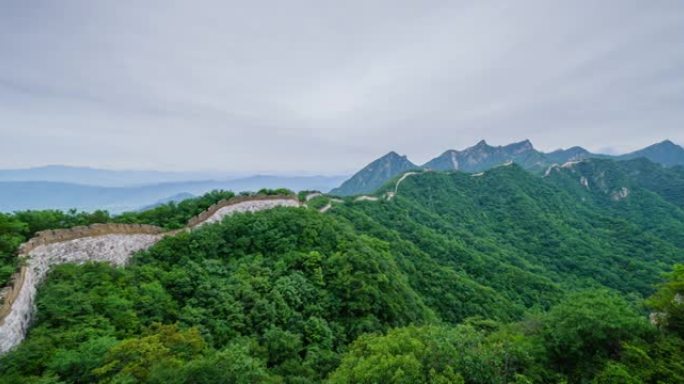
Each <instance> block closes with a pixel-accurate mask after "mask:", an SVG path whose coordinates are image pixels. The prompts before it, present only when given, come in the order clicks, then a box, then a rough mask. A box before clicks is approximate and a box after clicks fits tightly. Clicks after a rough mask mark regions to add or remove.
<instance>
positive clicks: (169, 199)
mask: <svg viewBox="0 0 684 384" xmlns="http://www.w3.org/2000/svg"><path fill="white" fill-rule="evenodd" d="M193 197H195V195H193V194H192V193H187V192H181V193H177V194H175V195H173V196H169V197H167V198H164V199H161V200H159V201H157V202H155V203H154V204H150V205H146V206H144V207H142V208H139V209H138V211H147V210H150V209H153V208H157V207H159V206H161V205H164V204H168V203H178V202H181V201H183V200H186V199H192V198H193Z"/></svg>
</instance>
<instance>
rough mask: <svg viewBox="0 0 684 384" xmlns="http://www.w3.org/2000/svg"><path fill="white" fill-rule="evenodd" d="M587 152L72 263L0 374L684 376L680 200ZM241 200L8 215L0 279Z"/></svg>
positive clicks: (482, 379) (412, 184)
mask: <svg viewBox="0 0 684 384" xmlns="http://www.w3.org/2000/svg"><path fill="white" fill-rule="evenodd" d="M588 163H589V165H582V167H583V168H577V169H563V170H559V171H558V172H554V173H552V174H550V175H549V176H548V177H541V176H539V175H533V174H530V173H528V172H526V171H525V170H523V169H522V168H519V167H517V166H515V165H513V166H509V167H499V168H496V169H493V170H491V171H487V172H486V173H485V174H484V175H482V176H478V177H474V176H472V175H470V174H466V173H459V172H448V173H441V172H428V173H424V174H420V175H415V176H411V177H408V178H406V180H404V181H403V182H402V184H401V187H400V189H399V190H398V191H397V195H396V197H395V198H394V199H392V200H380V201H359V202H356V201H354V200H353V199H352V198H345V199H344V201H343V202H340V203H336V204H334V205H333V207H332V209H330V210H329V211H328V212H326V213H325V214H322V213H319V212H317V210H316V209H305V208H277V209H273V210H269V211H264V212H258V213H250V214H238V215H234V216H231V217H227V218H225V219H224V220H223V222H221V223H217V224H212V225H206V226H203V227H201V228H200V229H197V230H193V231H191V232H184V233H180V234H178V235H176V236H173V237H167V238H165V239H163V240H162V241H160V242H159V243H157V244H156V245H155V246H153V247H152V248H150V249H149V250H147V251H143V252H140V253H138V254H136V255H135V256H134V258H133V259H132V261H131V263H130V264H129V265H127V266H126V267H123V268H115V267H112V266H110V265H108V264H103V263H87V264H83V265H73V264H65V265H60V266H57V267H55V268H54V269H53V270H52V271H51V272H50V274H49V276H48V278H47V280H46V281H45V283H44V284H42V285H41V286H40V288H39V292H38V299H37V312H36V318H35V321H34V323H33V325H32V327H31V329H30V331H29V333H28V337H27V338H26V340H24V342H23V343H22V344H20V345H19V346H18V347H17V348H16V349H14V350H12V351H11V352H9V353H8V354H6V355H4V356H2V357H0V382H2V383H321V382H323V383H501V384H507V383H516V384H517V383H681V382H684V358H682V356H684V299H683V298H682V297H683V295H684V265H683V264H682V263H684V210H683V209H682V206H681V205H680V204H679V203H680V202H681V199H680V197H681V194H677V193H676V192H677V190H676V188H674V189H673V188H667V185H665V187H664V186H663V185H664V184H663V183H655V182H653V180H656V179H657V178H656V176H657V175H656V176H654V175H653V174H652V173H648V175H649V176H648V177H644V175H645V174H646V173H644V172H635V170H643V169H644V168H643V167H650V164H644V163H641V162H632V163H628V164H627V165H625V163H618V162H614V161H598V160H597V161H596V162H588ZM654 169H655V171H654V172H660V171H661V170H662V172H663V175H667V172H678V171H677V170H674V171H673V170H669V169H665V168H662V167H656V168H654ZM580 177H584V178H586V179H587V180H588V183H587V184H588V185H589V187H585V186H584V185H583V184H582V183H581V182H580ZM663 177H664V178H666V179H667V180H671V183H675V182H678V179H677V178H676V177H666V176H663ZM654 185H655V186H658V188H655V187H654ZM392 188H394V185H393V184H392V183H389V184H387V185H386V186H385V187H383V188H381V189H380V190H379V191H378V192H377V195H378V196H382V195H383V193H384V192H386V191H388V190H390V189H392ZM622 188H627V189H628V190H629V195H628V196H627V197H625V198H620V199H616V198H615V196H616V195H615V194H614V193H615V191H619V190H622ZM673 191H674V192H673ZM283 192H284V191H277V193H283ZM263 193H276V192H273V191H271V192H269V191H263ZM232 196H233V194H232V193H231V192H218V191H217V192H212V193H210V194H207V195H205V196H202V197H200V198H197V199H190V200H186V201H184V202H181V203H178V204H175V203H170V204H165V205H162V206H159V207H156V208H153V209H152V210H149V211H145V212H133V213H126V214H123V215H120V216H112V215H109V214H108V213H106V212H93V213H81V212H58V211H32V212H16V213H13V214H5V215H0V252H2V253H1V256H2V264H1V268H2V269H1V271H2V276H0V278H3V279H5V280H6V279H8V278H9V275H11V273H12V272H13V271H14V270H15V269H16V266H17V265H18V263H21V260H18V259H17V258H16V249H17V247H18V245H19V244H20V243H21V242H23V241H25V240H26V239H28V238H30V237H31V236H32V235H33V234H34V233H36V232H37V231H40V230H43V229H48V228H63V227H69V226H76V225H84V224H89V223H96V222H126V223H146V224H155V225H159V226H162V227H164V228H169V229H174V228H180V227H182V226H183V225H184V224H185V222H186V221H187V220H188V219H189V218H190V217H192V216H193V215H196V214H197V213H199V212H201V211H202V210H204V209H206V208H207V207H209V206H210V205H212V204H213V203H215V202H217V201H219V200H221V199H224V198H230V197H232ZM326 199H329V197H327V196H322V197H320V198H319V200H318V201H317V202H315V203H314V205H316V206H320V205H321V204H323V203H324V202H325V201H326Z"/></svg>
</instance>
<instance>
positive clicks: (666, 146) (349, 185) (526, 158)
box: [331, 139, 684, 196]
mask: <svg viewBox="0 0 684 384" xmlns="http://www.w3.org/2000/svg"><path fill="white" fill-rule="evenodd" d="M392 153H394V154H396V152H393V151H392V152H390V153H388V154H387V155H385V156H383V157H381V158H379V159H377V160H375V161H373V162H371V163H370V164H369V165H368V166H366V167H364V168H362V169H361V170H360V171H359V172H357V173H356V174H355V175H353V176H352V177H351V178H350V179H348V180H346V181H345V182H344V183H343V184H342V186H340V187H338V188H335V189H333V190H332V191H331V193H333V194H338V195H341V196H348V195H358V194H363V193H370V192H372V190H371V187H372V186H376V188H377V187H378V186H379V185H382V184H383V183H381V182H380V179H381V178H383V177H384V178H385V179H384V181H388V180H390V179H392V178H394V177H396V176H397V175H399V174H401V173H403V172H406V171H408V170H409V169H405V168H403V167H400V166H397V167H393V168H390V169H391V171H390V172H386V173H385V174H376V175H375V176H374V177H375V180H374V182H373V183H372V184H371V185H366V183H364V182H363V180H359V178H360V177H367V176H365V175H368V174H369V173H372V172H373V171H372V167H371V166H375V165H374V164H376V162H377V161H380V160H381V159H384V158H385V157H386V156H388V155H389V154H392ZM397 156H398V155H397ZM639 157H645V158H647V159H649V160H651V161H653V162H655V163H658V164H662V165H664V166H668V167H672V166H684V148H682V147H681V146H679V145H677V144H675V143H673V142H672V141H670V140H664V141H662V142H659V143H656V144H653V145H650V146H648V147H645V148H643V149H640V150H637V151H633V152H630V153H626V154H623V155H617V156H611V155H606V154H599V153H592V152H590V151H588V150H587V149H585V148H583V147H580V146H573V147H569V148H568V149H557V150H555V151H552V152H548V153H545V152H542V151H539V150H537V149H535V148H534V145H533V144H532V142H531V141H530V140H528V139H526V140H522V141H519V142H515V143H511V144H507V145H499V146H491V145H489V144H488V143H487V142H486V141H485V140H480V141H479V142H477V143H476V144H475V145H473V146H471V147H467V148H465V149H463V150H460V151H459V150H456V149H448V150H446V151H444V152H443V153H442V154H440V155H439V156H437V157H435V158H433V159H431V160H429V161H427V162H426V163H424V164H423V165H421V166H416V165H415V164H413V163H411V164H412V165H413V166H414V167H415V168H416V169H418V168H420V169H427V170H435V171H463V172H468V173H476V172H482V171H485V170H488V169H491V168H493V167H496V166H498V165H503V164H506V163H509V162H512V163H516V164H518V165H520V166H522V167H523V168H525V169H527V170H530V171H533V172H544V171H545V170H547V169H548V168H549V167H550V166H552V165H554V164H564V163H567V162H569V161H579V160H583V159H588V158H610V159H616V160H631V159H636V158H639ZM403 158H404V159H405V160H406V161H408V162H409V163H410V161H409V160H408V159H407V158H406V157H405V156H404V157H403ZM369 167H370V168H369ZM343 186H344V187H343Z"/></svg>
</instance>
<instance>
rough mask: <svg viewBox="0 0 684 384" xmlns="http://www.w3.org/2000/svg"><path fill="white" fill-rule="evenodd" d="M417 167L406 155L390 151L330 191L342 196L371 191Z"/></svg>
mask: <svg viewBox="0 0 684 384" xmlns="http://www.w3.org/2000/svg"><path fill="white" fill-rule="evenodd" d="M416 168H418V166H417V165H415V164H413V163H412V162H410V161H409V160H408V159H407V158H406V156H400V155H399V154H397V153H396V152H390V153H388V154H386V155H385V156H383V157H381V158H379V159H377V160H375V161H373V162H372V163H370V164H368V165H367V166H365V167H364V168H363V169H361V170H360V171H359V172H357V173H356V174H355V175H354V176H352V177H351V178H350V179H349V180H347V181H345V182H344V183H342V185H341V186H340V187H339V188H335V189H333V190H332V191H330V193H332V194H334V195H340V196H345V195H355V194H361V193H370V192H373V191H374V190H376V189H378V188H379V187H380V186H382V184H384V183H385V182H386V181H387V180H390V179H391V178H393V177H395V176H397V175H399V174H401V173H404V172H406V171H408V170H411V169H416Z"/></svg>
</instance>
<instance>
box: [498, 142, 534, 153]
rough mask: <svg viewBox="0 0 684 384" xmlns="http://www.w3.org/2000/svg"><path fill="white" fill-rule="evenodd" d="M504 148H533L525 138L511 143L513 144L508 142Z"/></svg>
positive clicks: (524, 149) (520, 149) (526, 149)
mask: <svg viewBox="0 0 684 384" xmlns="http://www.w3.org/2000/svg"><path fill="white" fill-rule="evenodd" d="M504 148H506V149H513V150H515V151H520V152H522V151H531V150H533V149H534V146H533V145H532V142H531V141H530V140H528V139H525V140H523V141H520V142H518V143H513V144H508V145H507V146H505V147H504Z"/></svg>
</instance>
